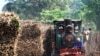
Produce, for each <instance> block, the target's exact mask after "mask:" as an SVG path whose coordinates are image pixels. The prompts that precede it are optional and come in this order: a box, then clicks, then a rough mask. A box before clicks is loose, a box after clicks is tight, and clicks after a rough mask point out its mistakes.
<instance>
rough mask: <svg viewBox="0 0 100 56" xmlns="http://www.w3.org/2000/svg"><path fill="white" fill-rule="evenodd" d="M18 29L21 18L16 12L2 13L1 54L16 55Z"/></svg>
mask: <svg viewBox="0 0 100 56" xmlns="http://www.w3.org/2000/svg"><path fill="white" fill-rule="evenodd" d="M18 30H19V18H18V16H17V15H16V14H15V13H13V12H2V13H0V56H13V55H14V42H15V39H16V37H17V36H18Z"/></svg>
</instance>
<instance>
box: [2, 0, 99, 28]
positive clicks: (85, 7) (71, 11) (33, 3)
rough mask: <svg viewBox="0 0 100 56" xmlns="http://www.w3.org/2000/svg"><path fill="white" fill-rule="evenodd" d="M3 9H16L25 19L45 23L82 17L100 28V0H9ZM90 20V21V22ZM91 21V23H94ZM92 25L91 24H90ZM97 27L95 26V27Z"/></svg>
mask: <svg viewBox="0 0 100 56" xmlns="http://www.w3.org/2000/svg"><path fill="white" fill-rule="evenodd" d="M8 1H9V3H7V4H6V5H5V6H4V8H3V10H4V11H14V12H16V13H17V14H19V16H20V17H21V18H23V19H35V20H39V21H42V22H45V23H51V22H52V21H53V20H56V19H61V18H71V19H82V20H83V21H86V24H85V25H87V24H88V23H90V22H92V23H93V25H94V26H95V25H96V26H97V29H100V26H99V24H100V21H99V16H100V10H99V9H100V1H99V0H8ZM89 21H90V22H89ZM92 23H91V24H92ZM88 27H90V25H89V26H88ZM94 28H95V27H94Z"/></svg>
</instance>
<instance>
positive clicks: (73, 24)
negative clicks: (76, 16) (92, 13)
mask: <svg viewBox="0 0 100 56" xmlns="http://www.w3.org/2000/svg"><path fill="white" fill-rule="evenodd" d="M54 32H55V37H53V38H54V41H53V46H54V48H53V53H52V56H84V52H85V51H84V47H83V35H82V20H70V19H64V20H63V21H56V20H55V21H54Z"/></svg>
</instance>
